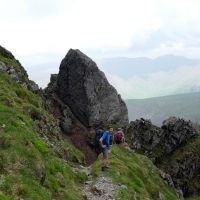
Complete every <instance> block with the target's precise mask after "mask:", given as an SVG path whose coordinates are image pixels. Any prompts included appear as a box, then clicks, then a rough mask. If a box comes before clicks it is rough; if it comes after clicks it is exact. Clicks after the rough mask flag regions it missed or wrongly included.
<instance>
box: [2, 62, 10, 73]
mask: <svg viewBox="0 0 200 200" xmlns="http://www.w3.org/2000/svg"><path fill="white" fill-rule="evenodd" d="M7 70H8V67H7V66H6V65H5V64H4V63H3V62H1V61H0V73H4V72H7Z"/></svg>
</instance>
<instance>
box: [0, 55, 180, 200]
mask: <svg viewBox="0 0 200 200" xmlns="http://www.w3.org/2000/svg"><path fill="white" fill-rule="evenodd" d="M2 57H3V56H2ZM2 57H1V58H2ZM0 61H1V63H0V69H1V70H2V71H0V199H2V200H15V199H16V200H17V199H33V200H40V199H41V200H50V199H59V200H62V199H69V200H73V199H74V200H76V199H77V200H81V199H84V196H83V195H82V191H81V190H82V188H83V185H82V183H84V182H85V181H86V180H87V175H86V174H85V173H84V172H81V171H75V170H74V169H77V168H82V166H81V165H84V163H85V159H84V156H83V154H82V153H81V152H80V151H79V150H78V149H76V148H75V147H74V146H73V145H72V144H71V143H70V142H69V141H68V140H66V137H63V134H62V132H61V129H60V127H59V123H58V121H57V120H56V119H55V118H54V117H53V115H51V114H49V112H48V111H47V110H46V109H45V107H44V100H43V99H42V98H41V97H40V96H39V95H38V94H37V93H38V92H39V91H38V90H37V91H35V92H36V93H33V92H31V91H30V90H29V89H28V88H27V85H29V83H30V81H29V79H28V76H27V74H25V73H24V76H22V77H21V78H22V79H21V78H20V79H19V80H15V79H14V78H16V77H17V75H18V73H19V74H20V73H21V71H20V68H18V67H19V63H18V62H16V60H14V59H13V58H6V63H5V58H3V59H0ZM2 63H3V64H2ZM10 63H15V66H16V67H17V68H16V69H19V70H16V71H15V70H14V73H15V75H16V76H14V77H13V73H11V74H10V73H9V72H8V71H7V69H11V67H12V65H10ZM2 66H3V67H2ZM5 66H6V67H5ZM12 72H13V70H12ZM18 78H19V77H18ZM13 79H14V80H13ZM24 80H25V81H26V83H27V85H25V84H23V83H24V82H23V81H24ZM31 88H32V87H31ZM112 150H113V152H112V154H111V159H110V166H111V167H112V169H111V171H110V172H109V173H110V175H109V173H108V174H101V172H100V171H99V170H100V160H97V162H95V163H94V168H93V173H92V175H93V176H94V178H95V177H96V176H98V173H100V174H101V175H103V176H107V175H109V176H111V178H112V179H113V182H116V183H118V184H120V183H121V184H123V185H124V186H125V188H127V189H126V191H124V190H120V191H119V194H118V195H119V196H118V197H117V199H124V200H125V199H127V198H129V199H132V197H133V195H135V194H136V195H137V196H136V199H145V198H146V199H154V197H155V196H157V195H159V193H158V190H159V191H160V192H161V193H162V194H160V195H161V196H162V195H164V196H163V198H162V199H166V200H167V199H168V197H170V198H171V199H177V198H176V195H175V192H174V190H173V189H172V188H169V186H168V185H167V184H166V183H164V181H163V180H162V179H161V178H160V176H159V173H158V170H157V169H156V168H155V167H154V166H153V164H152V163H151V161H150V160H149V159H148V158H146V157H144V156H139V155H137V154H134V155H133V154H129V153H128V152H127V150H125V149H120V148H116V147H114V148H113V149H112ZM115 154H119V155H120V157H119V158H116V157H115V156H114V155H115ZM113 156H114V157H113ZM122 157H123V160H122ZM119 174H120V175H119ZM136 175H137V176H136ZM146 178H147V179H148V180H149V181H146ZM140 179H141V180H140ZM150 184H152V186H151V187H150ZM132 189H134V190H132ZM133 191H134V192H133ZM143 192H144V193H143ZM127 193H130V195H129V196H127Z"/></svg>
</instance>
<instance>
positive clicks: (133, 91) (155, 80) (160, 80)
mask: <svg viewBox="0 0 200 200" xmlns="http://www.w3.org/2000/svg"><path fill="white" fill-rule="evenodd" d="M106 75H107V77H108V80H109V82H110V83H111V84H112V85H113V86H114V87H115V88H116V89H117V91H118V92H119V93H120V94H121V96H122V97H123V98H124V99H138V98H149V97H155V96H165V95H171V94H177V93H186V92H195V91H200V78H199V77H200V66H190V67H179V68H178V69H176V70H173V71H168V72H162V71H160V72H156V73H151V74H147V75H146V76H145V77H141V76H133V77H131V78H129V79H126V80H125V79H123V78H121V77H119V76H117V75H111V74H106Z"/></svg>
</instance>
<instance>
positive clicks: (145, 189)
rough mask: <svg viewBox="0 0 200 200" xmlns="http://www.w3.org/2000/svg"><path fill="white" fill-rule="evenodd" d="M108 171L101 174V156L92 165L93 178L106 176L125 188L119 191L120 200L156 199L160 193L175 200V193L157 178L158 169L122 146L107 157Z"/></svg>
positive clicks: (113, 149)
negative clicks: (125, 187)
mask: <svg viewBox="0 0 200 200" xmlns="http://www.w3.org/2000/svg"><path fill="white" fill-rule="evenodd" d="M109 166H110V169H109V170H108V171H107V172H106V173H105V172H101V171H100V169H101V156H99V158H98V161H97V162H96V163H95V164H94V165H93V170H92V173H93V176H94V177H97V176H102V175H106V176H109V177H111V178H112V180H113V182H114V183H115V184H119V183H120V184H122V185H125V186H127V189H120V190H119V192H118V198H119V199H121V200H123V199H124V200H129V199H130V200H132V199H137V200H145V199H152V200H154V199H157V198H158V195H159V192H161V193H162V194H163V196H164V198H165V199H166V200H169V199H170V200H176V199H178V198H177V197H176V194H175V192H174V191H173V190H172V189H171V188H170V187H169V186H168V185H166V184H165V183H164V182H163V180H162V179H161V178H160V176H159V171H158V169H157V168H156V167H155V166H154V165H153V163H152V162H151V161H150V160H149V159H148V158H146V157H145V156H142V155H139V154H130V153H128V152H127V151H126V150H125V149H124V148H123V146H114V147H113V148H112V149H111V154H110V157H109Z"/></svg>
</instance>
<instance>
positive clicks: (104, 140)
mask: <svg viewBox="0 0 200 200" xmlns="http://www.w3.org/2000/svg"><path fill="white" fill-rule="evenodd" d="M112 131H113V128H109V131H105V132H104V133H103V136H102V137H101V138H100V145H101V147H102V151H103V160H102V168H101V169H102V171H105V170H107V169H108V152H109V149H110V132H112Z"/></svg>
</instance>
